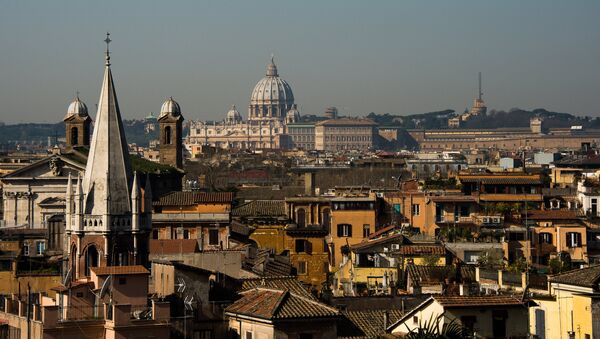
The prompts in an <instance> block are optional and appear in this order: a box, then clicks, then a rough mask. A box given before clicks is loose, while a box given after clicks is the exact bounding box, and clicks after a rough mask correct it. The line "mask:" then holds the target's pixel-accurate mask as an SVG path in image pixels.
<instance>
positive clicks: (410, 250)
mask: <svg viewBox="0 0 600 339" xmlns="http://www.w3.org/2000/svg"><path fill="white" fill-rule="evenodd" d="M398 252H399V253H400V254H402V255H419V254H435V255H444V254H446V249H445V248H444V246H441V245H403V246H401V247H400V250H399V251H398Z"/></svg>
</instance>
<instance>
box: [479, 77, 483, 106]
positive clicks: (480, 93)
mask: <svg viewBox="0 0 600 339" xmlns="http://www.w3.org/2000/svg"><path fill="white" fill-rule="evenodd" d="M481 97H483V92H482V91H481V72H479V100H481Z"/></svg>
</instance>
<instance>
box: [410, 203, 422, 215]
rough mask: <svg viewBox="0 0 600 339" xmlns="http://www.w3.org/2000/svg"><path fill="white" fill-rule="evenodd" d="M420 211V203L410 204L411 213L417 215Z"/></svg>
mask: <svg viewBox="0 0 600 339" xmlns="http://www.w3.org/2000/svg"><path fill="white" fill-rule="evenodd" d="M420 213H421V205H419V204H413V205H412V214H413V215H419V214H420Z"/></svg>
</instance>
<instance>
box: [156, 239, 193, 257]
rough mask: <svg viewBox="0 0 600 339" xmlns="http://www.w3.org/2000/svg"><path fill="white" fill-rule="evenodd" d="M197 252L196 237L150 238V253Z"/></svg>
mask: <svg viewBox="0 0 600 339" xmlns="http://www.w3.org/2000/svg"><path fill="white" fill-rule="evenodd" d="M196 252H199V248H198V241H197V240H196V239H151V240H150V254H179V253H196Z"/></svg>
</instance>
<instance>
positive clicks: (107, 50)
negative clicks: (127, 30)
mask: <svg viewBox="0 0 600 339" xmlns="http://www.w3.org/2000/svg"><path fill="white" fill-rule="evenodd" d="M111 41H112V40H110V32H106V39H104V42H105V43H106V57H105V59H106V66H110V48H109V46H108V45H109V44H110V42H111Z"/></svg>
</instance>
